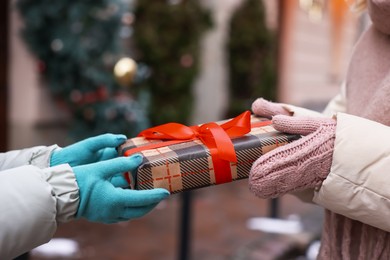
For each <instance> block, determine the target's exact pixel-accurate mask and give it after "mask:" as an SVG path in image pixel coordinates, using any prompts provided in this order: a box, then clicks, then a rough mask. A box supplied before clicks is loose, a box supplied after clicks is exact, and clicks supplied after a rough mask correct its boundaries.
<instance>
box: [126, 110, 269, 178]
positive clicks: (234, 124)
mask: <svg viewBox="0 0 390 260" xmlns="http://www.w3.org/2000/svg"><path fill="white" fill-rule="evenodd" d="M250 117H251V113H250V112H249V111H245V112H244V113H242V114H240V115H239V116H237V117H235V118H233V119H231V120H229V121H227V122H225V123H223V124H221V125H218V124H216V123H214V122H211V123H206V124H203V125H200V126H190V127H189V126H186V125H182V124H178V123H168V124H163V125H159V126H156V127H152V128H149V129H146V130H144V131H142V132H141V133H140V134H139V135H138V136H143V137H145V138H147V139H158V140H167V141H165V142H159V143H152V144H150V145H146V146H141V147H136V148H132V149H130V150H128V151H126V152H125V154H124V155H125V156H129V155H131V154H134V153H136V152H139V151H143V150H147V149H156V148H159V147H163V146H168V145H172V144H178V143H182V142H187V141H192V140H195V139H199V140H201V141H202V142H203V143H204V144H205V145H206V146H207V148H208V149H209V150H210V154H211V158H212V161H213V168H214V172H215V181H216V183H217V184H220V183H225V182H231V181H232V174H231V169H230V162H237V157H236V152H235V150H234V146H233V143H232V140H231V138H234V137H239V136H243V135H245V134H247V133H249V132H250V131H251V118H250ZM267 124H269V123H267Z"/></svg>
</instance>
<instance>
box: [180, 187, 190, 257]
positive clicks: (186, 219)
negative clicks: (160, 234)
mask: <svg viewBox="0 0 390 260" xmlns="http://www.w3.org/2000/svg"><path fill="white" fill-rule="evenodd" d="M181 203H182V205H181V211H180V221H181V223H180V230H179V232H180V233H179V258H178V259H179V260H187V259H189V257H190V253H191V205H192V192H191V191H186V192H183V193H182V194H181Z"/></svg>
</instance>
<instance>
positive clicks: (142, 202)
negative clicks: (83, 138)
mask: <svg viewBox="0 0 390 260" xmlns="http://www.w3.org/2000/svg"><path fill="white" fill-rule="evenodd" d="M141 162H142V156H140V155H133V156H131V157H119V158H115V159H111V160H106V161H102V162H97V163H92V164H86V165H82V166H76V167H73V171H74V173H75V175H76V180H77V183H78V186H79V194H80V204H79V208H78V211H77V217H78V218H86V219H88V220H89V221H93V222H102V223H106V224H110V223H116V222H120V221H127V220H130V219H133V218H139V217H142V216H144V215H145V214H147V213H148V212H149V211H151V210H152V209H153V208H154V207H155V206H157V204H158V203H159V202H160V201H161V200H163V199H165V198H167V197H168V196H169V192H168V191H167V190H165V189H153V190H139V191H138V190H130V189H122V188H118V187H115V186H114V185H113V184H112V183H111V182H110V180H111V179H112V177H114V176H117V175H120V174H122V173H123V172H128V171H130V172H131V171H134V170H135V169H136V168H137V167H138V166H139V165H140V163H141Z"/></svg>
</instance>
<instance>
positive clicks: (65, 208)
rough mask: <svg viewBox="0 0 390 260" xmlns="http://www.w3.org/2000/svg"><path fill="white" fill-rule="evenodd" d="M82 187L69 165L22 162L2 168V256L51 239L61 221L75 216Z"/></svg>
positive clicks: (0, 251) (0, 205)
mask: <svg viewBox="0 0 390 260" xmlns="http://www.w3.org/2000/svg"><path fill="white" fill-rule="evenodd" d="M77 207H78V187H77V184H76V181H75V177H74V174H73V173H72V171H71V169H70V167H69V166H67V165H61V166H58V167H54V168H46V169H39V168H38V167H35V166H31V165H30V166H22V167H17V168H13V169H9V170H6V171H1V172H0V212H1V214H0V226H1V232H0V258H1V259H10V258H13V257H16V256H18V255H20V254H23V253H24V252H27V251H29V250H31V249H32V248H34V247H36V246H39V245H41V244H44V243H46V242H48V241H49V240H50V239H51V238H52V236H53V234H54V232H55V231H56V227H57V225H58V223H59V222H65V221H69V220H70V219H72V218H73V217H74V215H75V213H76V210H77Z"/></svg>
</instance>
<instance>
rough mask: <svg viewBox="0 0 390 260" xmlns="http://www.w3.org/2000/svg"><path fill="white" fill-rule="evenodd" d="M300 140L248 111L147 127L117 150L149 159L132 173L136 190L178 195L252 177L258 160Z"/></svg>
mask: <svg viewBox="0 0 390 260" xmlns="http://www.w3.org/2000/svg"><path fill="white" fill-rule="evenodd" d="M298 138H300V136H299V135H291V134H284V133H281V132H279V131H277V130H275V129H274V128H273V127H272V125H271V121H269V120H267V119H265V118H258V117H255V116H251V113H250V112H249V111H246V112H244V113H242V114H241V115H239V116H237V117H236V118H233V119H231V120H225V121H220V122H211V123H206V124H203V125H200V126H191V127H188V126H185V125H180V124H176V123H168V124H164V125H161V126H157V127H154V128H151V129H147V130H145V131H143V132H142V133H141V136H139V137H137V138H132V139H129V140H127V142H126V143H125V144H123V145H121V146H120V147H119V149H118V150H119V154H121V155H125V156H129V155H131V154H134V153H141V154H142V155H143V157H144V160H143V163H142V164H141V166H140V167H138V169H137V173H136V174H134V175H129V177H130V179H131V183H132V185H133V186H134V188H135V189H141V190H142V189H152V188H157V187H160V188H165V189H167V190H169V191H170V192H171V193H172V194H173V193H177V192H182V191H185V190H191V189H197V188H201V187H206V186H211V185H218V184H222V183H226V182H231V181H235V180H239V179H244V178H248V176H249V172H250V168H251V166H252V164H253V162H254V161H255V160H257V159H258V158H259V157H260V156H262V155H263V154H265V153H267V152H269V151H271V150H272V149H275V148H276V147H279V146H282V145H285V144H287V143H289V142H291V141H292V140H296V139H298Z"/></svg>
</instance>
